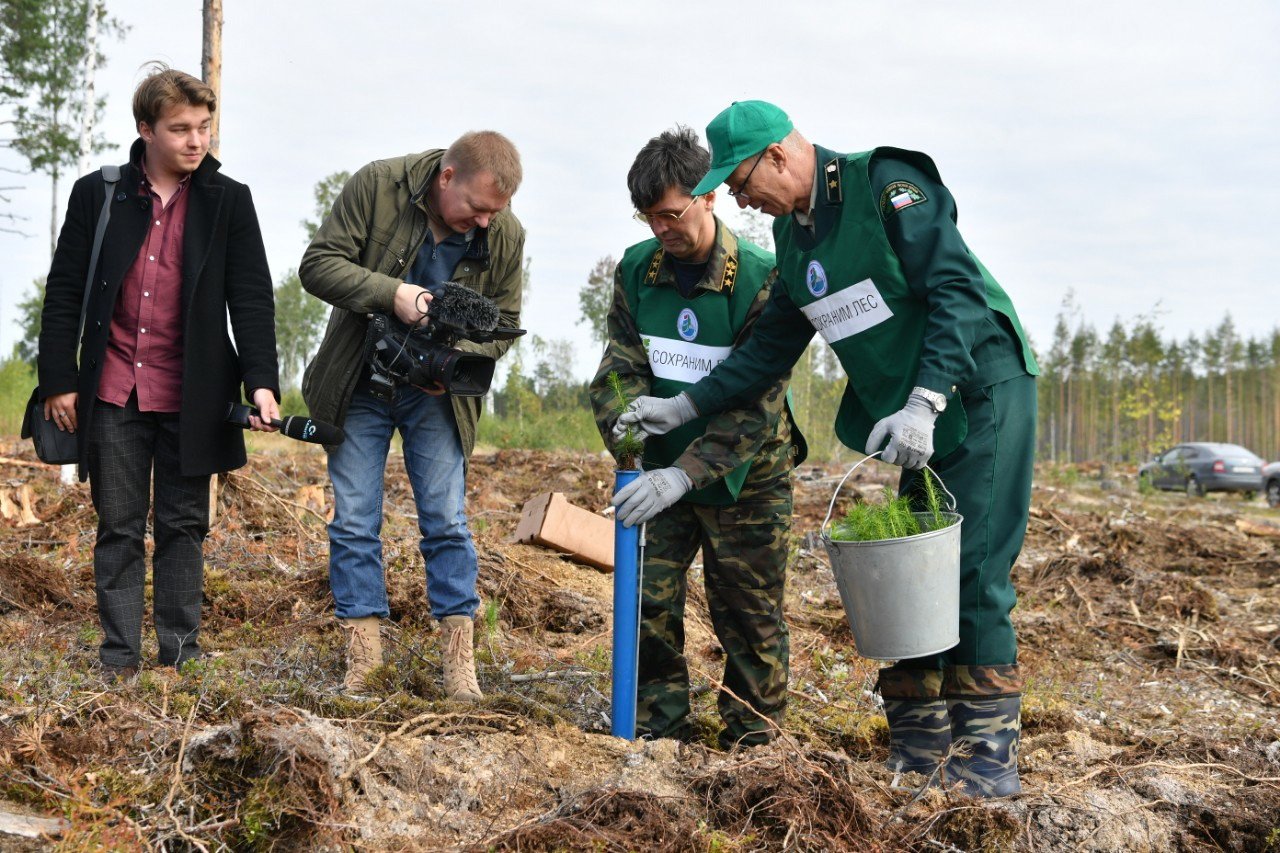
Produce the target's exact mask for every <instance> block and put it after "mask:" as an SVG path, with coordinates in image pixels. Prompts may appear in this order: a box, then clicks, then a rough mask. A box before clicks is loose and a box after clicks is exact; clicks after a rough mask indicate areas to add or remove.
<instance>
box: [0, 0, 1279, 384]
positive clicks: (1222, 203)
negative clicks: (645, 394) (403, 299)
mask: <svg viewBox="0 0 1280 853" xmlns="http://www.w3.org/2000/svg"><path fill="white" fill-rule="evenodd" d="M107 5H108V10H109V12H110V13H111V14H112V15H114V16H116V17H117V18H119V19H120V20H122V21H123V22H124V23H126V24H128V25H129V26H130V27H131V29H130V31H129V33H128V34H127V35H126V36H125V38H124V39H123V40H117V41H107V42H106V43H105V44H104V45H103V50H104V51H105V53H106V56H107V59H108V65H107V67H106V69H105V70H104V71H102V72H100V73H99V76H98V87H99V92H101V93H105V94H106V95H107V96H108V102H107V114H106V119H105V122H104V125H103V127H102V130H103V132H104V133H105V135H106V137H107V139H108V140H109V141H110V142H111V143H112V146H113V147H112V149H111V150H110V151H108V152H107V153H105V154H102V155H99V156H98V157H97V158H96V162H97V163H101V162H122V161H123V159H124V157H125V151H126V150H127V148H128V146H129V144H130V143H131V142H132V140H133V139H134V138H135V135H136V134H135V130H134V127H133V120H132V117H131V115H130V106H129V103H130V95H131V93H132V90H133V88H134V86H135V85H136V84H137V81H138V80H139V71H138V69H139V66H141V65H142V64H143V63H144V62H146V61H148V60H150V59H162V60H164V61H166V62H168V63H169V64H171V65H173V66H175V67H178V68H182V69H184V70H188V71H191V72H192V73H195V74H199V71H200V33H201V3H200V0H163V2H142V0H107ZM224 14H225V19H226V23H225V27H224V30H223V78H222V100H221V103H220V106H219V111H220V112H221V113H222V153H221V159H222V161H223V163H224V166H223V168H224V170H225V171H226V173H227V174H229V175H231V176H232V177H234V178H236V179H238V180H241V181H243V182H245V183H247V184H249V185H250V187H251V188H252V189H253V192H254V197H255V200H256V202H257V208H258V215H259V218H260V219H261V222H262V228H263V235H264V238H265V240H266V245H267V253H268V257H269V258H270V262H271V269H272V273H273V276H274V277H276V278H277V279H278V278H279V277H280V276H281V275H282V274H283V273H284V272H285V271H286V270H288V269H289V268H290V267H294V266H296V265H297V263H298V260H299V258H300V256H301V253H302V250H303V249H304V248H305V246H304V243H303V231H302V228H301V226H300V225H299V220H301V219H303V218H304V217H306V218H310V216H311V213H312V207H313V201H312V188H313V186H314V184H315V183H316V181H318V180H319V179H320V178H322V177H324V176H325V175H328V174H330V173H332V172H335V171H338V170H341V169H346V170H350V171H354V170H356V169H357V168H359V167H360V166H361V165H363V164H364V163H366V162H368V161H369V160H373V159H378V158H382V157H389V156H394V155H399V154H404V153H407V152H409V151H418V150H422V149H425V148H435V147H443V146H446V145H447V144H448V143H449V142H451V141H452V140H453V139H454V138H455V137H456V136H457V135H458V134H460V133H462V132H463V131H466V130H471V129H481V128H492V129H496V130H500V131H502V132H503V133H505V134H507V135H508V136H510V137H511V139H512V140H514V141H515V143H516V144H517V146H518V147H519V148H520V151H521V154H522V157H523V160H524V167H525V182H524V185H523V186H522V187H521V188H520V191H519V192H518V193H517V195H516V196H515V199H514V202H513V207H514V209H515V212H516V214H517V215H518V216H519V217H520V219H521V220H522V221H523V222H524V224H525V227H526V228H527V230H528V242H527V252H528V255H529V256H530V257H531V258H532V259H533V266H532V273H533V279H532V282H533V287H532V292H531V293H530V294H529V295H528V297H527V299H526V302H525V315H524V325H525V326H526V327H527V328H528V329H530V331H531V332H532V333H534V334H538V335H541V336H543V337H544V338H549V339H554V338H563V339H568V340H570V341H572V342H573V344H574V346H575V351H576V353H577V361H576V364H574V365H573V366H572V369H573V371H574V372H575V373H576V374H577V375H579V376H582V377H586V376H588V375H589V374H590V373H591V372H592V371H593V370H594V368H595V366H596V363H597V361H598V349H597V347H596V345H595V344H593V343H591V341H590V336H589V334H588V332H587V330H586V327H585V326H581V325H575V323H576V321H577V319H578V307H577V305H578V303H577V294H578V291H579V289H580V288H581V286H582V284H583V282H584V281H585V280H586V276H587V274H588V272H589V271H590V269H591V267H592V265H593V264H594V263H595V261H596V259H598V258H600V257H602V256H604V255H606V254H612V255H614V256H615V257H618V256H620V255H621V253H622V251H623V250H624V249H625V248H626V247H627V246H628V245H630V244H632V243H634V242H637V241H639V240H641V239H643V238H645V237H646V236H648V234H647V231H646V230H645V229H644V228H642V227H641V226H639V225H637V224H636V223H635V222H633V221H632V220H631V219H630V214H631V212H632V210H631V205H630V202H629V200H628V195H627V191H626V172H627V169H628V167H629V166H630V164H631V161H632V159H633V158H634V156H635V153H636V152H637V151H638V150H639V148H640V147H641V146H642V145H643V144H644V142H645V141H646V140H647V139H648V138H649V137H651V136H653V135H654V134H656V133H658V132H660V131H662V130H663V129H665V128H668V127H671V126H672V125H674V124H676V123H677V122H679V123H683V124H687V125H689V126H692V127H694V128H696V129H698V131H699V132H700V133H701V132H702V129H703V128H704V127H705V125H706V123H707V121H709V120H710V119H711V118H712V116H714V115H715V114H716V113H717V112H718V111H719V110H721V109H722V108H723V107H725V106H727V105H728V104H729V103H730V102H731V101H733V100H737V99H748V98H761V99H765V100H771V101H774V102H775V103H777V104H778V105H780V106H781V107H782V108H783V109H785V110H786V111H787V112H788V113H789V114H790V115H791V117H792V119H793V121H794V122H795V124H796V126H797V127H798V128H799V129H800V130H801V131H802V132H803V133H804V134H805V135H806V136H807V137H808V138H809V139H810V140H811V141H814V142H818V143H820V144H822V145H824V146H826V147H828V148H832V149H835V150H838V151H860V150H864V149H867V148H872V147H875V146H877V145H893V146H897V147H903V148H914V149H918V150H921V151H925V152H926V153H928V154H930V155H931V156H932V157H933V158H934V160H935V162H936V163H937V164H938V166H939V169H940V170H941V173H942V176H943V179H944V181H945V182H946V183H947V185H948V186H949V187H950V189H951V190H952V193H953V194H954V195H955V197H956V199H957V203H958V206H959V211H960V227H961V230H962V232H963V234H964V236H965V239H966V240H967V242H968V243H969V245H970V247H971V248H972V249H973V250H974V252H975V253H976V254H977V255H978V256H979V257H980V258H981V259H982V260H983V261H984V262H985V263H986V265H987V266H988V267H989V268H990V269H991V270H992V272H993V273H994V274H995V276H996V277H997V278H998V279H999V280H1000V282H1001V283H1002V284H1003V285H1004V288H1005V290H1007V291H1008V292H1009V294H1010V295H1011V296H1012V298H1013V300H1014V304H1015V305H1016V306H1017V309H1018V311H1019V313H1020V315H1021V317H1022V319H1023V323H1024V325H1025V326H1026V327H1027V329H1028V331H1029V332H1030V333H1031V335H1032V337H1033V338H1034V340H1035V342H1036V344H1037V345H1038V346H1039V347H1040V348H1042V349H1043V348H1044V347H1045V346H1047V345H1048V343H1049V340H1050V337H1051V335H1052V330H1053V324H1054V320H1055V316H1056V314H1057V312H1058V311H1059V310H1060V306H1061V304H1062V300H1063V296H1064V295H1065V294H1066V293H1067V291H1068V290H1074V292H1075V295H1076V301H1077V303H1078V305H1079V306H1080V316H1081V317H1083V319H1084V320H1086V321H1087V322H1089V323H1092V324H1093V325H1094V326H1096V327H1098V328H1099V329H1100V330H1103V331H1104V330H1105V329H1106V328H1107V327H1109V326H1110V325H1111V323H1112V322H1113V321H1114V320H1115V319H1116V318H1120V319H1121V320H1123V321H1125V322H1126V323H1127V322H1130V321H1132V320H1133V318H1135V317H1137V316H1139V315H1144V314H1150V313H1151V312H1152V311H1153V310H1154V311H1157V312H1158V315H1157V320H1158V322H1159V324H1160V325H1161V326H1162V327H1163V329H1164V330H1165V332H1166V335H1176V336H1178V337H1180V338H1181V337H1183V336H1185V335H1186V334H1188V333H1190V332H1197V333H1198V332H1201V331H1203V330H1205V329H1207V328H1209V327H1210V326H1213V325H1216V324H1217V323H1218V322H1219V321H1220V320H1221V319H1222V316H1223V315H1224V313H1225V312H1227V311H1230V312H1231V315H1232V317H1233V319H1234V321H1235V323H1236V326H1237V328H1238V329H1239V330H1240V331H1241V332H1242V333H1243V334H1245V335H1254V336H1261V335H1264V334H1269V332H1270V331H1271V330H1272V329H1273V327H1275V326H1276V325H1277V323H1278V322H1280V312H1278V311H1277V309H1276V305H1277V299H1276V296H1275V293H1276V291H1273V290H1272V289H1271V288H1272V287H1273V286H1274V283H1273V279H1274V273H1275V271H1276V270H1277V269H1280V205H1278V204H1277V202H1276V194H1277V189H1280V86H1278V85H1277V84H1278V83H1280V49H1278V48H1277V45H1278V44H1280V4H1277V3H1276V2H1274V0H1240V2H1234V0H1216V2H1200V0H1196V2H1180V1H1179V0H1160V1H1159V2H1155V0H1142V1H1141V2H1123V0H1108V2H1097V1H1096V0H1087V2H1070V3H1064V2H1058V3H1028V2H1003V0H1002V2H984V3H954V2H942V1H941V0H928V2H915V0H893V2H890V0H881V2H874V3H869V2H853V0H846V2H842V3H810V2H802V0H793V2H787V3H778V4H774V5H767V4H762V3H747V2H719V0H717V2H690V0H684V2H665V0H649V2H644V3H624V2H615V3H602V2H595V3H586V2H577V3H571V2H528V0H526V2H495V1H494V0H490V2H484V3H466V2H457V3H451V4H441V3H434V2H423V0H416V2H415V0H395V2H378V0H366V2H361V3H353V2H349V0H343V2H330V1H329V0H312V2H284V0H270V2H265V1H264V0H257V2H246V0H224ZM0 165H8V166H13V165H16V161H15V160H14V159H13V157H12V155H11V154H7V153H5V154H3V155H2V156H0ZM3 183H4V184H15V183H21V184H23V185H24V188H23V189H20V190H17V191H14V192H11V193H9V195H10V197H11V202H10V204H9V206H8V209H9V210H11V211H13V212H17V213H20V214H23V215H27V216H29V217H30V220H29V221H28V222H27V223H25V225H24V227H25V228H26V230H28V231H30V232H32V234H33V235H34V236H33V237H31V238H29V239H22V238H19V237H14V236H11V235H0V258H3V259H4V263H3V264H0V306H2V308H0V351H3V352H8V350H9V347H10V346H11V345H12V342H13V340H14V339H15V334H16V326H15V324H14V322H13V320H14V310H13V305H14V303H15V302H16V301H17V300H19V299H21V298H23V296H25V295H26V293H27V291H28V289H29V287H30V283H31V281H32V279H34V278H35V277H37V276H39V275H42V274H44V273H45V272H46V271H47V269H48V265H49V250H48V236H47V235H48V216H49V201H50V186H49V181H48V179H47V178H46V177H44V176H40V175H34V176H28V177H25V178H24V177H19V176H6V178H5V180H4V181H3ZM69 190H70V183H69V182H64V184H63V186H62V187H61V189H60V194H61V195H62V196H63V199H62V202H60V203H65V196H66V193H67V192H68V191H69ZM718 209H719V211H720V212H721V213H722V215H725V216H726V218H728V219H730V221H732V220H733V218H734V217H733V212H735V211H736V207H735V206H734V205H733V204H732V203H731V201H730V200H729V199H728V198H727V197H723V196H722V198H721V200H720V203H719V205H718Z"/></svg>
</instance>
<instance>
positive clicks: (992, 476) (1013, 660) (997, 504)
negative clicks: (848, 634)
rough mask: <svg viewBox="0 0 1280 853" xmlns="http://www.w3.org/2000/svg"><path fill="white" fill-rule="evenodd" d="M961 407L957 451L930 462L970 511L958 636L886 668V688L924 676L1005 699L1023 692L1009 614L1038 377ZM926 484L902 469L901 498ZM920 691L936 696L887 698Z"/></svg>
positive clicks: (961, 507) (963, 539)
mask: <svg viewBox="0 0 1280 853" xmlns="http://www.w3.org/2000/svg"><path fill="white" fill-rule="evenodd" d="M963 405H964V409H965V414H966V415H967V416H968V419H969V433H968V435H967V437H966V438H965V440H964V442H963V443H962V444H961V445H960V446H959V447H958V448H956V449H955V450H954V451H952V452H951V453H949V454H947V455H946V456H945V457H943V458H942V459H935V460H932V461H931V462H930V463H929V466H930V467H931V468H932V469H933V470H934V471H935V472H936V473H937V475H938V477H939V478H940V479H941V480H942V482H943V484H945V485H946V487H947V489H948V490H950V492H951V493H952V494H953V495H955V498H956V511H957V512H959V513H960V514H961V515H962V516H963V517H964V522H963V526H962V528H961V531H960V642H959V643H958V644H957V645H955V646H954V647H953V648H951V649H948V650H947V651H945V652H942V653H940V654H935V655H928V656H926V657H922V658H913V659H911V660H905V661H899V662H898V663H896V664H894V666H893V667H890V670H886V671H884V672H883V674H882V677H881V684H882V686H884V685H886V684H887V683H889V682H890V681H892V682H893V683H898V684H902V683H903V682H905V681H910V680H919V679H923V681H924V682H925V683H928V684H930V685H939V684H940V686H941V690H942V692H943V694H944V695H1003V694H1007V693H1015V692H1019V691H1020V690H1021V677H1020V676H1019V675H1018V673H1017V666H1016V664H1017V654H1018V652H1017V643H1016V641H1015V638H1014V631H1013V621H1012V620H1011V619H1010V612H1011V611H1012V610H1013V606H1014V603H1015V600H1016V594H1015V592H1014V589H1013V582H1012V581H1011V580H1010V577H1009V574H1010V571H1011V570H1012V569H1013V564H1014V561H1015V560H1017V559H1018V552H1019V551H1021V550H1022V540H1023V537H1024V535H1025V534H1026V529H1027V512H1028V509H1029V507H1030V504H1031V478H1032V473H1033V469H1034V463H1035V432H1036V384H1035V378H1034V377H1032V376H1025V375H1024V376H1018V377H1015V378H1013V379H1009V380H1007V381H1004V382H999V383H997V384H995V385H990V386H987V387H985V388H981V389H978V390H977V391H975V392H973V393H971V394H969V395H966V396H965V397H964V398H963ZM920 487H921V474H920V472H918V471H904V472H903V476H902V481H901V483H900V485H899V490H900V492H901V493H902V494H907V495H911V496H912V497H913V499H917V500H919V499H920V498H921V489H920ZM943 500H944V501H946V496H945V495H944V496H943ZM930 673H933V675H930ZM937 674H941V675H942V678H941V679H939V678H938V675H937ZM911 675H914V676H915V677H916V678H915V679H912V678H911ZM904 677H905V678H904ZM903 687H904V688H905V684H903ZM882 692H883V691H882ZM921 692H924V693H932V694H933V695H935V696H936V695H938V694H937V692H935V691H934V690H933V689H929V690H922V689H921V685H915V687H914V688H912V689H902V690H893V691H892V692H891V693H889V692H886V693H885V695H904V694H905V695H917V696H918V695H920V693H921Z"/></svg>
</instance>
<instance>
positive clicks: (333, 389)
mask: <svg viewBox="0 0 1280 853" xmlns="http://www.w3.org/2000/svg"><path fill="white" fill-rule="evenodd" d="M443 156H444V150H443V149H433V150H431V151H424V152H422V153H420V154H409V155H407V156H405V157H393V158H391V159H389V160H376V161H374V162H373V163H370V164H369V165H367V166H365V167H364V168H362V169H361V170H360V171H358V172H356V173H355V175H353V176H352V177H351V180H349V181H347V183H346V186H344V187H343V188H342V193H341V194H340V195H339V196H338V200H337V201H336V202H334V205H333V211H332V212H331V213H330V214H329V216H328V218H327V219H325V221H324V223H323V224H322V225H321V226H320V230H319V231H317V232H316V236H315V239H313V240H312V241H311V245H310V246H308V247H307V251H306V252H305V253H304V254H303V256H302V265H301V266H300V267H299V268H298V276H299V278H301V280H302V286H303V287H304V288H306V290H307V292H308V293H310V294H312V295H314V296H317V297H319V298H320V299H323V300H324V301H325V302H328V303H329V304H330V305H332V306H333V311H332V312H331V313H330V315H329V325H328V328H327V329H325V333H324V340H323V341H321V343H320V349H319V350H318V351H317V352H316V355H315V358H313V359H312V360H311V363H310V364H308V365H307V370H306V372H305V373H304V374H303V377H302V395H303V398H304V399H305V400H306V402H307V407H308V409H309V410H310V413H311V416H312V417H314V418H316V419H317V420H321V421H326V422H328V423H332V424H335V425H338V426H341V425H342V423H343V422H344V421H345V420H346V416H347V406H348V405H349V404H350V403H351V394H352V392H353V391H354V390H355V387H356V383H357V382H358V381H359V379H360V376H361V372H362V371H363V369H364V363H365V362H364V340H365V327H366V326H367V325H368V315H369V314H372V313H380V314H388V315H394V313H395V308H394V305H395V293H396V288H398V287H399V286H400V285H401V284H403V283H404V276H405V274H406V273H407V272H408V270H409V268H410V267H411V266H413V259H414V258H415V257H416V256H417V254H418V249H419V248H421V246H422V244H423V242H425V240H426V236H427V207H426V202H425V199H424V197H423V196H424V191H425V188H426V186H427V181H428V180H429V179H430V178H431V177H432V176H433V175H434V174H435V173H436V172H437V171H438V170H439V168H440V160H441V158H442V157H443ZM453 280H454V281H456V282H458V283H459V284H464V285H466V286H467V287H469V288H471V289H472V290H474V291H476V292H478V293H480V294H482V295H483V296H485V297H487V298H489V299H491V300H493V302H494V303H495V304H496V305H497V306H498V309H499V311H500V312H501V319H500V320H499V322H498V325H499V326H503V327H507V328H512V329H514V328H519V325H520V296H521V293H520V291H521V285H522V284H523V280H524V227H523V226H522V225H521V224H520V221H519V220H518V219H516V217H515V215H514V214H513V213H511V210H510V208H507V209H505V210H503V211H501V212H500V213H498V215H497V216H495V217H494V218H493V220H492V221H491V222H490V223H489V227H488V228H487V229H481V230H479V231H478V232H477V234H476V237H475V238H474V239H473V240H472V241H471V245H470V246H469V247H468V249H467V252H466V254H465V255H464V256H463V258H462V260H461V261H459V262H458V265H457V267H455V268H454V273H453ZM510 347H511V341H495V342H493V343H488V344H477V343H472V342H471V341H462V342H461V343H459V344H458V348H459V349H462V350H466V351H468V352H476V353H483V354H485V355H489V356H492V357H493V358H498V357H500V356H501V355H502V354H503V353H505V352H506V351H507V350H508V349H510ZM480 406H481V398H479V397H454V398H453V412H454V416H455V419H456V420H457V424H458V437H459V438H460V439H461V441H462V451H463V455H464V456H466V457H469V456H470V455H471V451H472V450H473V449H474V447H475V443H476V424H477V422H478V421H479V420H480Z"/></svg>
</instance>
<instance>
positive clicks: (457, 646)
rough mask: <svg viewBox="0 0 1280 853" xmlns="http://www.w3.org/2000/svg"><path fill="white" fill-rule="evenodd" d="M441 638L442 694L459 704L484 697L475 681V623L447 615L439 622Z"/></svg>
mask: <svg viewBox="0 0 1280 853" xmlns="http://www.w3.org/2000/svg"><path fill="white" fill-rule="evenodd" d="M440 630H441V633H442V634H443V635H444V637H443V639H444V653H443V655H441V657H442V659H443V661H444V692H445V695H447V696H448V697H449V698H450V699H453V700H455V701H458V702H479V701H480V700H481V699H483V698H484V694H483V693H481V692H480V682H479V681H477V680H476V658H475V649H474V642H475V623H474V622H472V621H471V617H470V616H446V617H444V618H443V619H441V620H440Z"/></svg>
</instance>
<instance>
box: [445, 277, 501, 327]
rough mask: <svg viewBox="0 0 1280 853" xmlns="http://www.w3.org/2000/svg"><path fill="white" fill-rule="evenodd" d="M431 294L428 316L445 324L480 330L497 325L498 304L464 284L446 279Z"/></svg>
mask: <svg viewBox="0 0 1280 853" xmlns="http://www.w3.org/2000/svg"><path fill="white" fill-rule="evenodd" d="M433 295H434V297H435V298H434V299H432V300H431V308H430V316H431V317H434V318H435V319H437V320H439V321H440V322H441V323H444V324H445V325H447V326H453V327H454V328H457V329H466V330H468V331H470V330H479V331H481V332H492V331H493V330H494V329H496V328H497V327H498V319H499V316H500V315H499V313H498V306H497V305H494V304H493V303H492V302H491V301H489V300H488V299H486V298H484V297H483V296H481V295H480V294H478V293H476V292H475V291H474V290H471V289H470V288H468V287H466V286H464V285H461V284H458V283H457V282H452V281H446V282H444V285H443V287H442V288H441V289H439V290H437V291H435V293H434V294H433Z"/></svg>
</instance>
